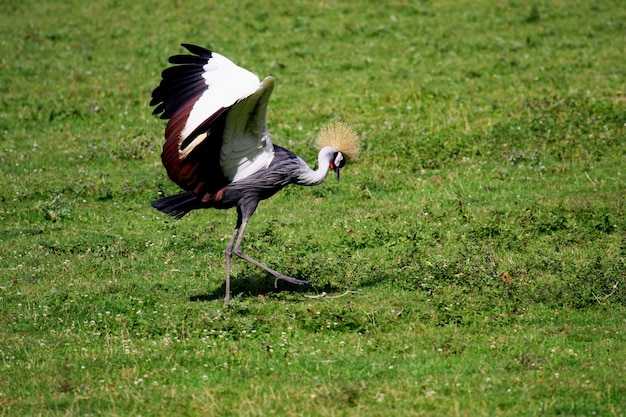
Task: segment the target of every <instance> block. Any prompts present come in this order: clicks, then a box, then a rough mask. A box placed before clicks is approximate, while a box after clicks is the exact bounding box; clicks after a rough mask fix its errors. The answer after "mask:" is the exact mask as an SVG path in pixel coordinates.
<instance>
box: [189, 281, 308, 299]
mask: <svg viewBox="0 0 626 417" xmlns="http://www.w3.org/2000/svg"><path fill="white" fill-rule="evenodd" d="M312 288H313V286H311V285H293V284H290V283H287V282H282V281H278V284H277V286H274V277H272V276H271V275H252V276H248V277H246V278H231V280H230V289H231V292H232V297H233V298H235V297H239V298H256V297H259V296H264V295H267V294H279V293H283V292H286V293H298V294H301V293H305V292H307V291H310V290H311V289H312ZM225 294H226V283H225V282H222V284H221V285H220V286H219V287H217V288H216V289H214V290H213V291H211V292H208V293H206V294H198V295H192V296H190V297H189V301H192V302H196V301H197V302H204V301H216V300H223V299H224V295H225Z"/></svg>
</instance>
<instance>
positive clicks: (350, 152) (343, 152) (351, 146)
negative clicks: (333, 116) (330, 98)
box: [317, 122, 360, 181]
mask: <svg viewBox="0 0 626 417" xmlns="http://www.w3.org/2000/svg"><path fill="white" fill-rule="evenodd" d="M317 146H319V147H320V149H322V150H325V149H326V150H327V151H328V166H329V168H330V169H332V170H333V172H334V173H335V178H337V181H339V170H340V169H341V168H343V167H344V165H346V160H347V159H355V158H356V157H357V156H358V154H359V151H360V147H359V138H358V136H357V135H356V133H355V132H354V130H353V129H352V128H351V127H350V126H349V125H347V124H345V123H342V122H336V123H333V124H329V125H328V126H326V127H325V128H324V129H322V131H321V132H320V133H319V135H318V136H317Z"/></svg>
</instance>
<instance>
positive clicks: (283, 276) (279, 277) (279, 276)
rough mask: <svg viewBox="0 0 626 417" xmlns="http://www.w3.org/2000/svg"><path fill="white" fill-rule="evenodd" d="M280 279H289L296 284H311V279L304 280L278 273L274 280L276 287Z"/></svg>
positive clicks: (288, 280)
mask: <svg viewBox="0 0 626 417" xmlns="http://www.w3.org/2000/svg"><path fill="white" fill-rule="evenodd" d="M279 280H280V281H287V282H289V283H290V284H295V285H309V284H310V282H309V281H303V280H301V279H297V278H294V277H290V276H288V275H283V274H278V275H276V279H275V280H274V288H278V281H279Z"/></svg>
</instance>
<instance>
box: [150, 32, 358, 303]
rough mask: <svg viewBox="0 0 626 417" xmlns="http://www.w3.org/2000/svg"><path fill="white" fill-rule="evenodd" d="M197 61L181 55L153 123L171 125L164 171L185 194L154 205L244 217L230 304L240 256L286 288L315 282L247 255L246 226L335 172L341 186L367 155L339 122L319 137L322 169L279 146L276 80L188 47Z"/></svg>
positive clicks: (159, 92)
mask: <svg viewBox="0 0 626 417" xmlns="http://www.w3.org/2000/svg"><path fill="white" fill-rule="evenodd" d="M181 46H182V47H184V48H185V49H186V50H187V51H188V52H189V53H185V54H179V55H173V56H171V57H170V58H169V63H170V64H173V65H171V66H169V67H167V68H166V69H165V70H163V72H162V73H161V82H160V84H159V85H158V86H157V87H156V88H155V89H154V90H153V92H152V99H151V101H150V106H156V107H155V108H154V110H153V112H152V114H153V115H159V116H160V118H161V119H166V120H168V122H167V125H166V126H165V134H164V136H165V143H164V144H163V151H162V153H161V160H162V163H163V165H164V167H165V169H166V171H167V174H168V176H169V178H170V179H171V180H172V181H173V182H174V183H176V184H177V185H178V186H179V187H180V188H182V189H183V190H184V192H182V193H179V194H176V195H172V196H168V197H164V198H160V199H157V200H154V201H153V202H152V206H153V207H154V208H156V209H157V210H159V211H161V212H163V213H166V214H168V215H170V216H172V217H174V218H176V219H180V218H182V217H183V216H185V215H187V214H188V213H189V212H191V211H193V210H197V209H205V208H214V209H230V208H236V209H237V222H236V225H235V228H234V231H233V234H232V236H231V238H230V240H229V242H228V245H227V246H226V250H225V251H224V255H225V270H226V280H225V297H224V302H225V303H226V304H227V303H228V302H229V301H230V300H231V297H232V293H231V286H230V280H231V259H232V255H233V254H234V255H236V256H237V257H239V258H241V259H243V260H245V261H248V262H250V263H252V264H253V265H256V266H257V267H259V268H261V269H263V270H265V271H266V272H268V273H269V274H270V275H272V276H273V277H274V286H277V283H278V281H285V282H288V283H291V284H295V285H308V284H309V282H308V281H305V280H300V279H297V278H294V277H290V276H288V275H285V274H282V273H280V272H277V271H275V270H273V269H271V268H269V267H268V266H267V265H265V264H263V263H261V262H259V261H258V260H256V259H254V258H252V257H250V256H248V255H247V254H245V253H244V252H243V250H242V248H241V245H242V240H243V236H244V232H245V230H246V226H247V225H248V222H249V220H250V218H251V216H252V215H253V214H254V212H255V210H256V209H257V206H258V204H259V202H260V201H261V200H265V199H267V198H269V197H271V196H273V195H274V194H276V193H277V192H278V191H280V190H281V189H283V188H284V187H286V186H287V185H289V184H297V185H303V186H313V185H318V184H320V183H322V182H323V181H324V180H325V178H326V177H327V174H328V173H329V172H330V171H332V172H333V173H334V175H335V177H336V179H337V180H339V179H340V170H341V169H342V168H343V167H344V166H345V163H346V161H347V160H351V159H355V158H356V157H357V155H358V153H359V149H360V146H359V139H358V136H357V134H356V132H355V131H354V129H353V128H352V127H351V126H350V125H348V124H347V123H345V122H341V121H338V122H334V123H331V124H328V125H327V126H326V127H325V128H323V129H322V130H321V131H320V132H319V134H318V136H317V145H318V147H319V148H320V151H319V154H318V159H317V163H318V167H317V169H312V168H311V167H309V165H308V164H307V163H306V162H305V161H304V160H303V159H302V158H300V157H299V156H298V155H296V154H295V153H293V152H291V151H289V150H287V149H285V148H283V147H281V146H278V145H274V144H273V143H272V141H271V139H270V135H269V132H268V127H267V121H266V115H267V109H268V102H269V99H270V95H271V94H272V90H273V89H274V78H272V77H271V76H268V77H266V78H265V79H263V81H261V80H260V79H259V77H258V76H257V75H255V74H254V73H252V72H250V71H248V70H247V69H245V68H242V67H240V66H238V65H236V64H235V63H233V62H232V61H231V60H229V59H228V58H226V57H225V56H223V55H220V54H218V53H216V52H213V51H211V50H209V49H206V48H203V47H201V46H197V45H192V44H187V43H183V44H181Z"/></svg>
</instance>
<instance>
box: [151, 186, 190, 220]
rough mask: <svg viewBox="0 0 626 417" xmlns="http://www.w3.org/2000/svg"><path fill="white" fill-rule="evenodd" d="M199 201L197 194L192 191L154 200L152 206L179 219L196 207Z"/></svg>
mask: <svg viewBox="0 0 626 417" xmlns="http://www.w3.org/2000/svg"><path fill="white" fill-rule="evenodd" d="M199 202H200V200H199V199H198V196H197V195H195V194H194V193H192V192H186V193H182V194H176V195H172V196H169V197H165V198H160V199H158V200H154V201H153V202H152V207H154V208H155V209H157V210H159V211H162V212H163V213H165V214H169V215H170V216H172V217H175V218H177V219H180V218H181V217H183V216H184V215H185V214H187V213H189V212H190V211H191V210H193V209H196V208H198V207H199V206H198V203H199Z"/></svg>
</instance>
